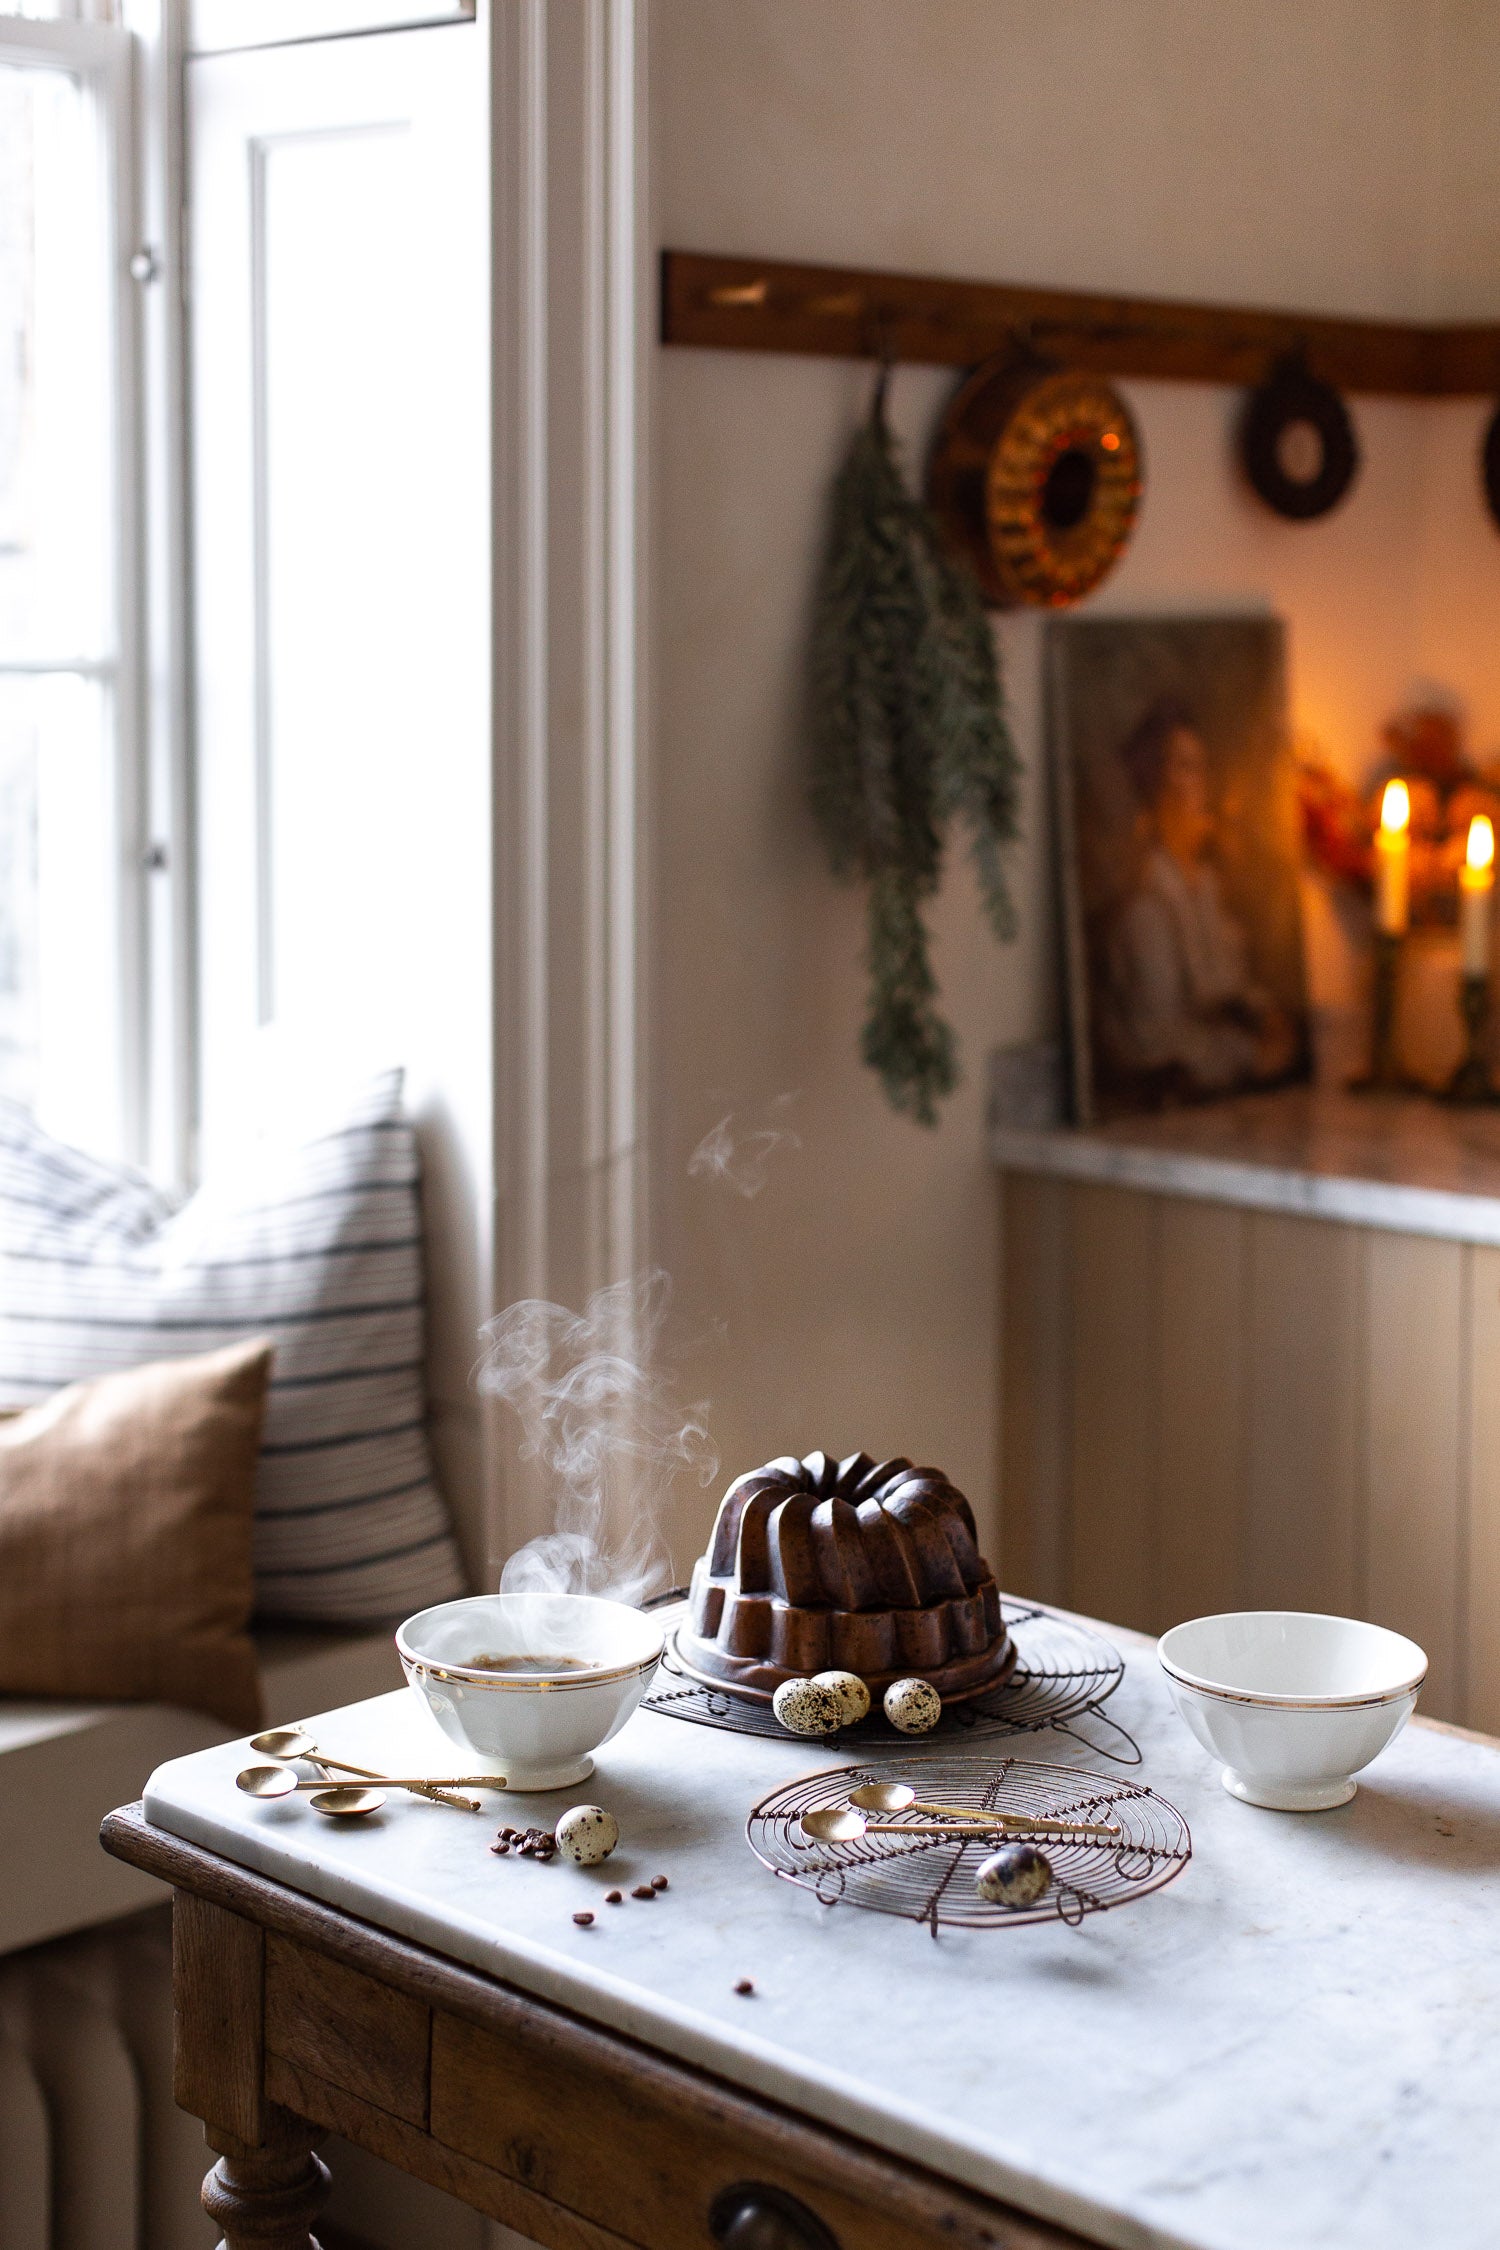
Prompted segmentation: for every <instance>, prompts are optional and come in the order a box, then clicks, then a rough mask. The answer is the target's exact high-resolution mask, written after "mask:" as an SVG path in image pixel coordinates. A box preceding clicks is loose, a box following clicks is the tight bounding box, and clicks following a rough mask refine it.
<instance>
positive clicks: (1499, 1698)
mask: <svg viewBox="0 0 1500 2250" xmlns="http://www.w3.org/2000/svg"><path fill="white" fill-rule="evenodd" d="M1467 1306H1468V1319H1469V1399H1468V1429H1467V1433H1466V1435H1467V1439H1468V1479H1467V1493H1466V1498H1467V1501H1468V1510H1467V1513H1468V1526H1467V1528H1468V1539H1467V1542H1466V1544H1467V1550H1468V1565H1469V1567H1468V1573H1467V1578H1466V1581H1465V1584H1464V1588H1463V1595H1464V1606H1465V1617H1464V1626H1465V1634H1464V1638H1465V1644H1466V1646H1465V1654H1466V1657H1467V1685H1468V1720H1469V1724H1470V1726H1475V1727H1490V1728H1494V1729H1496V1730H1500V1250H1490V1249H1485V1248H1482V1247H1478V1246H1476V1247H1475V1248H1474V1249H1472V1250H1471V1251H1470V1252H1469V1272H1468V1297H1467Z"/></svg>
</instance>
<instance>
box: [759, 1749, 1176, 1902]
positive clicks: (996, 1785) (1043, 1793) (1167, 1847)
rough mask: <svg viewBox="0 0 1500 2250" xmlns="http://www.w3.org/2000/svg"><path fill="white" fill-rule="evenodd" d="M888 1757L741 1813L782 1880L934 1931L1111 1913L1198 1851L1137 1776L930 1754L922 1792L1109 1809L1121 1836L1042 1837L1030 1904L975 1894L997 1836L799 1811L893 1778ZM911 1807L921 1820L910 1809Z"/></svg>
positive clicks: (1068, 1811) (1098, 1817)
mask: <svg viewBox="0 0 1500 2250" xmlns="http://www.w3.org/2000/svg"><path fill="white" fill-rule="evenodd" d="M893 1778H894V1776H893V1773H892V1770H891V1768H890V1767H889V1766H888V1765H887V1766H880V1765H859V1766H835V1767H832V1768H830V1769H829V1770H828V1771H827V1772H824V1773H814V1774H804V1775H803V1776H802V1778H801V1779H800V1780H799V1781H793V1782H789V1783H787V1785H786V1786H785V1787H784V1788H782V1789H777V1790H773V1792H772V1793H771V1795H770V1796H769V1797H763V1798H762V1799H761V1801H760V1803H759V1804H758V1805H757V1806H756V1807H755V1809H754V1811H753V1812H752V1813H751V1815H750V1818H749V1820H748V1821H747V1822H746V1824H745V1833H746V1835H747V1837H748V1838H749V1842H750V1849H751V1850H752V1851H753V1852H754V1854H755V1856H756V1858H757V1859H758V1860H760V1861H761V1863H762V1865H763V1866H766V1867H769V1868H770V1869H771V1871H772V1873H773V1874H775V1875H779V1876H780V1877H781V1878H782V1880H783V1881H784V1882H788V1883H795V1884H796V1885H797V1886H798V1887H799V1889H802V1890H807V1891H811V1892H812V1894H813V1896H814V1897H815V1898H816V1899H817V1900H818V1901H819V1903H820V1904H821V1905H823V1906H860V1907H864V1908H865V1909H866V1910H867V1911H868V1912H870V1913H873V1914H895V1915H899V1916H900V1917H901V1918H902V1919H903V1920H905V1921H908V1922H916V1923H925V1924H926V1925H927V1927H928V1929H929V1930H930V1931H931V1933H932V1935H933V1936H934V1937H936V1936H937V1934H938V1932H939V1930H941V1929H945V1928H951V1929H964V1930H995V1929H1002V1928H1008V1927H1010V1926H1011V1925H1012V1924H1013V1923H1019V1922H1066V1923H1069V1924H1073V1925H1076V1924H1078V1923H1079V1922H1081V1921H1082V1920H1083V1919H1084V1917H1085V1915H1089V1914H1104V1913H1107V1912H1108V1911H1109V1909H1110V1908H1111V1907H1115V1906H1125V1905H1128V1904H1129V1902H1130V1901H1131V1900H1132V1899H1137V1898H1144V1897H1145V1896H1146V1894H1147V1893H1148V1892H1149V1891H1158V1890H1160V1889H1161V1887H1162V1885H1163V1884H1164V1883H1170V1882H1171V1881H1172V1879H1173V1877H1174V1876H1176V1875H1180V1874H1181V1873H1182V1870H1183V1868H1184V1867H1186V1865H1187V1863H1188V1861H1189V1859H1190V1858H1191V1857H1192V1851H1193V1844H1192V1838H1191V1836H1190V1835H1189V1834H1188V1825H1187V1822H1186V1821H1185V1820H1184V1819H1183V1817H1182V1815H1181V1813H1180V1812H1178V1810H1177V1808H1176V1806H1175V1805H1169V1804H1168V1802H1167V1800H1166V1798H1165V1797H1159V1796H1157V1794H1156V1792H1155V1790H1154V1789H1147V1788H1145V1787H1144V1786H1143V1785H1142V1784H1141V1783H1139V1782H1131V1781H1126V1780H1124V1779H1122V1778H1120V1777H1118V1776H1115V1775H1111V1774H1100V1773H1086V1772H1083V1771H1081V1770H1080V1769H1079V1768H1078V1767H1077V1766H1051V1765H1040V1764H1036V1763H1031V1762H1027V1761H1025V1760H1022V1759H1019V1758H1001V1759H999V1760H994V1759H984V1758H980V1757H975V1756H965V1755H961V1754H949V1755H946V1756H935V1757H928V1758H924V1759H923V1761H922V1764H921V1767H920V1785H921V1788H922V1790H923V1792H924V1793H926V1794H928V1795H930V1796H932V1797H934V1798H937V1799H939V1800H940V1801H942V1802H943V1803H946V1804H953V1805H973V1806H974V1807H975V1808H976V1809H977V1810H980V1811H984V1812H994V1811H997V1810H998V1811H1002V1812H1007V1813H1028V1814H1031V1815H1033V1816H1037V1817H1038V1818H1039V1819H1040V1820H1043V1821H1046V1820H1076V1821H1105V1820H1107V1821H1113V1822H1114V1823H1115V1824H1116V1825H1117V1826H1118V1827H1119V1828H1120V1829H1121V1831H1122V1835H1121V1840H1120V1841H1119V1842H1118V1843H1088V1842H1082V1841H1069V1840H1066V1839H1062V1838H1058V1839H1052V1838H1047V1837H1039V1838H1038V1839H1037V1848H1038V1849H1039V1850H1040V1851H1042V1852H1044V1853H1045V1854H1046V1856H1047V1859H1048V1860H1049V1862H1050V1863H1051V1867H1052V1882H1051V1884H1050V1885H1049V1887H1048V1889H1047V1890H1046V1891H1045V1892H1044V1893H1043V1895H1042V1897H1041V1898H1040V1899H1038V1900H1037V1901H1036V1902H1035V1904H1034V1905H1031V1906H996V1905H992V1904H991V1903H990V1902H989V1901H988V1900H986V1899H982V1898H980V1897H979V1895H978V1893H977V1892H976V1891H975V1888H974V1877H975V1875H976V1874H977V1873H978V1871H979V1869H980V1867H981V1866H982V1865H983V1863H984V1861H985V1860H986V1859H987V1858H988V1856H989V1854H990V1853H991V1852H992V1851H994V1850H995V1848H996V1846H995V1839H994V1838H993V1836H989V1837H986V1836H981V1837H978V1838H976V1839H975V1840H974V1841H973V1842H970V1841H968V1840H966V1839H964V1838H962V1837H955V1836H951V1835H950V1836H933V1837H931V1838H930V1839H929V1838H923V1837H921V1836H917V1837H915V1838H913V1839H912V1840H911V1841H908V1839H907V1838H906V1837H904V1836H890V1835H883V1836H862V1837H860V1838H859V1839H858V1840H857V1841H856V1842H853V1843H847V1844H829V1843H824V1842H821V1841H818V1842H813V1841H812V1840H810V1839H809V1838H808V1837H806V1836H804V1835H803V1833H802V1830H801V1825H800V1823H801V1819H802V1815H803V1814H804V1813H806V1812H812V1811H814V1810H817V1809H820V1808H822V1807H825V1806H835V1805H843V1804H845V1803H847V1801H848V1796H849V1792H850V1790H851V1789H854V1788H857V1787H858V1786H859V1784H860V1783H861V1782H864V1781H889V1780H891V1779H893ZM901 1817H902V1818H903V1819H908V1820H912V1821H913V1822H915V1821H916V1820H917V1819H918V1818H919V1816H918V1815H916V1814H915V1813H908V1814H904V1815H902V1816H901Z"/></svg>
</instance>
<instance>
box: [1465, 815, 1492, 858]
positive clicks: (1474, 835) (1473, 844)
mask: <svg viewBox="0 0 1500 2250" xmlns="http://www.w3.org/2000/svg"><path fill="white" fill-rule="evenodd" d="M1465 857H1466V858H1467V860H1468V862H1469V865H1470V866H1471V867H1474V868H1480V867H1492V866H1493V865H1494V861H1495V826H1494V822H1493V821H1492V820H1491V819H1490V817H1489V814H1488V813H1482V812H1477V813H1476V814H1475V815H1474V818H1473V819H1472V820H1471V821H1470V822H1469V848H1468V851H1467V853H1466V854H1465Z"/></svg>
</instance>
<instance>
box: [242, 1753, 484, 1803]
mask: <svg viewBox="0 0 1500 2250" xmlns="http://www.w3.org/2000/svg"><path fill="white" fill-rule="evenodd" d="M314 1762H315V1761H314ZM370 1778H371V1780H372V1781H382V1782H384V1783H385V1785H386V1787H387V1788H388V1789H410V1790H414V1791H420V1792H421V1793H422V1794H423V1795H426V1794H428V1793H429V1792H436V1791H438V1790H440V1789H458V1788H462V1787H463V1786H464V1784H463V1782H462V1780H461V1779H460V1780H449V1778H448V1777H447V1776H446V1775H441V1776H439V1777H438V1778H437V1779H436V1780H429V1779H428V1778H427V1776H426V1775H425V1774H398V1773H382V1774H372V1775H371V1776H370ZM234 1785H235V1787H236V1789H243V1790H244V1792H245V1794H246V1796H247V1797H290V1796H291V1794H292V1792H293V1790H295V1789H326V1788H327V1787H328V1777H327V1775H326V1774H325V1775H324V1776H323V1779H322V1780H321V1781H299V1780H298V1778H297V1776H296V1774H294V1773H293V1771H292V1769H291V1767H290V1766H246V1767H245V1768H244V1769H243V1771H242V1772H240V1773H237V1774H236V1775H235V1777H234ZM459 1802H460V1803H462V1804H467V1803H468V1799H467V1798H461V1799H460V1800H459ZM470 1810H471V1811H473V1812H478V1811H479V1810H480V1807H479V1806H478V1805H473V1806H471V1807H470Z"/></svg>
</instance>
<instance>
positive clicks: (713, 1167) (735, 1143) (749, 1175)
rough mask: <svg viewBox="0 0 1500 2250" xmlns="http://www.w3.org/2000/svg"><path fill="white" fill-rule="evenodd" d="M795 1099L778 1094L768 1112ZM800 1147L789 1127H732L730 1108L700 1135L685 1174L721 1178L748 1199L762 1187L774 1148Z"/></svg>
mask: <svg viewBox="0 0 1500 2250" xmlns="http://www.w3.org/2000/svg"><path fill="white" fill-rule="evenodd" d="M796 1099H797V1097H796V1095H795V1094H778V1095H777V1097H776V1099H775V1101H774V1102H772V1104H771V1111H772V1114H773V1115H774V1114H775V1113H776V1112H777V1111H785V1110H787V1109H789V1108H790V1106H791V1104H792V1103H793V1102H794V1101H795V1100H796ZM801 1146H802V1142H801V1140H800V1138H799V1136H798V1135H797V1134H796V1133H794V1132H793V1131H792V1130H791V1128H790V1126H786V1125H761V1126H755V1127H748V1126H743V1125H742V1126H740V1127H738V1128H736V1125H735V1114H734V1111H733V1110H730V1111H729V1112H728V1113H727V1114H726V1115H725V1116H723V1117H721V1118H720V1119H719V1122H718V1124H717V1125H715V1126H714V1128H713V1130H712V1131H711V1132H708V1133H705V1134H704V1136H703V1138H702V1140H701V1141H700V1142H699V1143H698V1146H697V1147H696V1148H695V1149H694V1151H693V1153H692V1155H691V1156H690V1157H689V1158H688V1177H689V1179H692V1180H722V1181H724V1182H725V1183H726V1184H727V1185H728V1186H729V1187H732V1188H733V1189H734V1191H735V1193H736V1195H742V1196H744V1197H745V1199H746V1201H747V1202H748V1201H749V1200H750V1199H751V1198H752V1197H754V1196H757V1195H759V1193H760V1191H761V1189H762V1188H763V1187H764V1186H765V1184H766V1178H767V1175H768V1174H769V1172H770V1169H771V1158H772V1157H773V1156H774V1155H775V1153H776V1151H777V1149H779V1148H800V1147H801Z"/></svg>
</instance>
